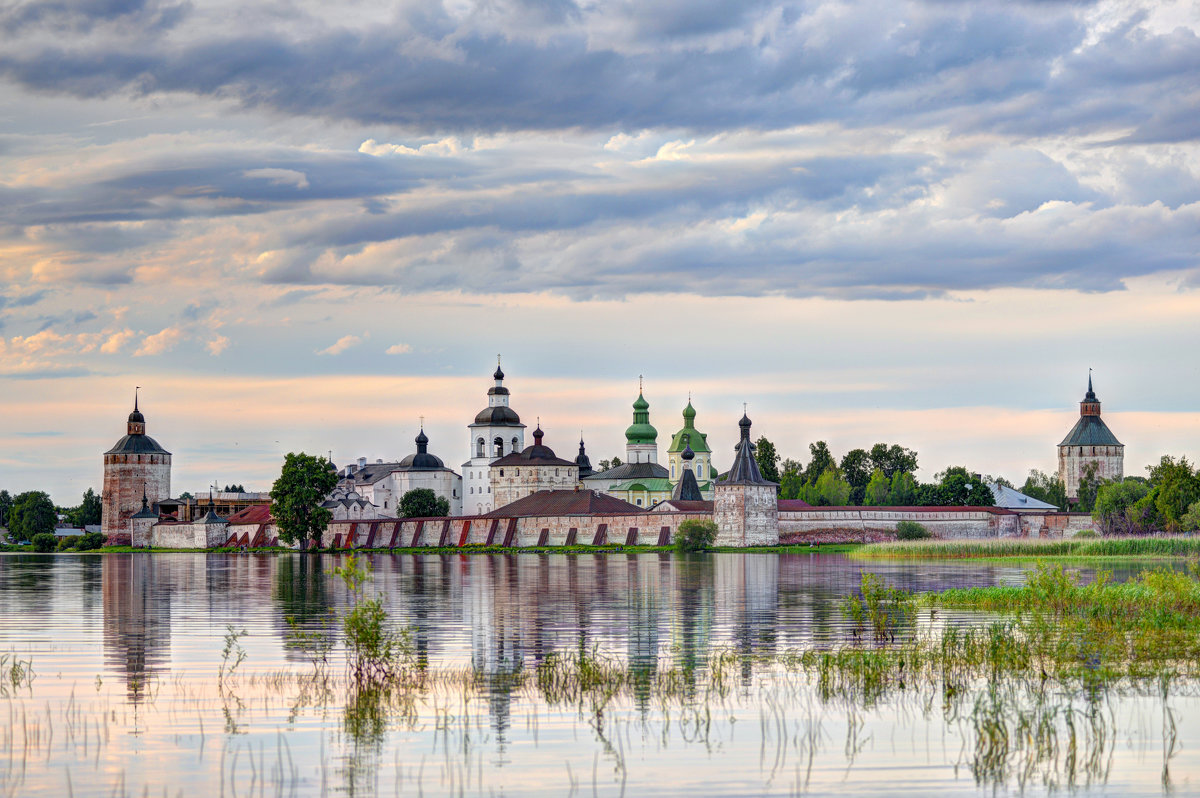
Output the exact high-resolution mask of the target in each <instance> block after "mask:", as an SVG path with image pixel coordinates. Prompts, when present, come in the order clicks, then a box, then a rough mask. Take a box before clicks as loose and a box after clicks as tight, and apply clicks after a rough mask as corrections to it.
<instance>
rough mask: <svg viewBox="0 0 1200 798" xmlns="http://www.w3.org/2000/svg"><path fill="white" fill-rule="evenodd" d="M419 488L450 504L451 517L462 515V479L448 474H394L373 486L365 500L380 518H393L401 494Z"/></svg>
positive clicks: (402, 496) (434, 472) (399, 472)
mask: <svg viewBox="0 0 1200 798" xmlns="http://www.w3.org/2000/svg"><path fill="white" fill-rule="evenodd" d="M418 488H427V489H429V490H431V491H433V492H434V494H435V495H437V496H441V497H443V498H444V499H445V500H446V501H447V502H449V503H450V515H462V514H463V497H462V489H463V478H462V477H461V476H459V475H458V474H456V473H454V472H453V471H450V470H444V471H393V472H392V473H390V474H388V475H387V476H386V477H384V478H383V479H381V480H379V481H378V482H376V483H375V484H374V486H373V490H372V492H371V495H370V496H367V497H366V498H368V499H370V501H371V503H372V504H374V505H375V506H376V507H378V508H379V514H380V516H395V515H397V513H398V508H399V504H400V500H401V499H403V498H404V494H405V493H408V492H409V491H410V490H417V489H418Z"/></svg>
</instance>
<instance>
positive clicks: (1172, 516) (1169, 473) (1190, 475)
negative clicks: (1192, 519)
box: [1148, 455, 1200, 528]
mask: <svg viewBox="0 0 1200 798" xmlns="http://www.w3.org/2000/svg"><path fill="white" fill-rule="evenodd" d="M1148 470H1149V471H1150V486H1151V487H1152V488H1153V489H1154V490H1155V498H1154V507H1155V509H1156V510H1157V511H1158V514H1159V517H1160V519H1161V520H1162V522H1163V525H1164V526H1166V527H1169V528H1174V527H1178V526H1179V523H1180V521H1181V520H1182V519H1183V516H1184V515H1186V514H1187V511H1188V508H1189V507H1191V505H1192V504H1193V503H1194V502H1197V501H1200V476H1197V474H1196V472H1195V471H1194V470H1193V469H1192V465H1191V463H1189V462H1188V459H1187V458H1186V457H1180V458H1179V459H1178V460H1176V459H1175V458H1173V457H1170V456H1168V455H1163V457H1162V458H1161V459H1160V460H1159V462H1158V465H1154V466H1149V467H1148Z"/></svg>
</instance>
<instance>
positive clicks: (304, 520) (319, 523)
mask: <svg viewBox="0 0 1200 798" xmlns="http://www.w3.org/2000/svg"><path fill="white" fill-rule="evenodd" d="M329 465H330V463H329V461H328V460H326V459H325V458H324V457H314V456H312V455H310V454H305V453H304V452H301V453H300V454H295V453H294V452H289V453H288V455H287V457H285V458H284V460H283V469H282V470H281V471H280V474H279V479H277V480H275V484H274V485H272V486H271V516H272V517H273V518H274V519H275V524H276V526H278V527H279V537H280V539H282V540H284V541H285V542H287V543H294V542H296V541H300V542H301V543H304V542H306V541H309V540H311V541H313V542H314V543H317V544H318V545H319V544H320V541H321V533H322V532H324V531H325V527H326V526H328V525H329V521H330V519H332V518H333V513H331V512H329V510H328V509H326V508H324V507H322V506H321V504H322V503H324V501H325V499H326V497H328V496H329V494H330V493H331V492H332V491H333V489H334V488H335V487H336V486H337V481H338V477H337V472H336V471H334V470H333V469H332V468H330V467H329Z"/></svg>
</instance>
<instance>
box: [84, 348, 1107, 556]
mask: <svg viewBox="0 0 1200 798" xmlns="http://www.w3.org/2000/svg"><path fill="white" fill-rule="evenodd" d="M492 379H493V384H492V387H491V388H490V389H489V390H488V392H487V406H486V407H485V408H484V409H483V410H481V411H480V412H479V413H478V414H476V415H475V417H474V419H473V420H472V421H471V422H470V423H469V424H467V425H466V426H467V432H468V446H469V455H470V456H469V458H468V459H467V460H466V461H465V462H463V463H462V466H461V468H462V474H459V473H458V472H456V471H455V470H453V469H452V468H450V467H448V466H446V464H445V461H444V460H443V459H442V458H440V457H438V456H437V455H436V454H434V453H433V452H431V451H430V440H429V438H428V436H427V435H426V434H425V431H424V430H423V429H421V430H419V431H418V433H417V435H416V438H415V448H416V451H415V452H413V453H412V454H409V455H408V456H407V457H404V458H402V459H399V460H395V461H389V462H384V461H382V460H376V461H375V462H374V463H368V462H367V458H363V457H360V458H359V459H358V460H357V461H356V462H354V463H351V464H349V465H347V466H345V467H344V468H342V469H340V470H338V476H339V481H338V483H337V487H336V489H335V490H334V492H333V493H332V494H331V495H330V496H329V497H328V498H327V501H326V502H325V507H327V508H328V509H330V511H331V512H332V516H333V522H332V523H331V524H330V525H329V528H328V530H327V532H326V536H325V538H324V540H323V543H324V544H325V545H328V546H334V547H339V548H352V547H368V548H396V547H421V546H439V547H447V546H465V545H475V544H480V545H491V546H556V545H587V544H593V545H600V544H625V545H635V544H642V545H645V544H652V545H653V544H657V545H664V544H667V543H669V542H670V541H671V539H672V537H673V535H674V532H675V529H676V528H677V527H678V525H679V524H680V523H682V522H683V521H687V520H691V519H697V520H713V521H715V522H716V524H717V526H718V541H717V542H718V544H719V545H727V546H754V545H774V544H777V543H778V542H779V541H780V540H781V536H782V538H783V539H786V540H792V541H804V540H862V539H868V538H872V537H879V536H881V535H882V536H886V535H888V534H890V533H891V532H894V530H895V526H896V524H897V523H898V522H899V521H901V520H916V521H918V522H920V523H922V524H924V525H925V526H926V527H927V528H929V529H930V531H931V532H932V533H933V534H934V535H937V536H941V537H999V536H1012V535H1031V534H1032V535H1043V536H1045V535H1062V534H1064V533H1065V532H1066V531H1074V530H1075V529H1078V528H1082V527H1083V526H1090V520H1089V519H1086V518H1083V517H1076V516H1072V515H1070V514H1067V513H1064V512H1060V511H1059V510H1058V509H1057V508H1053V507H1050V506H1048V505H1045V504H1043V503H1038V502H1032V500H1029V501H1026V499H1027V497H1021V494H1018V493H1016V492H1014V491H1005V492H1003V494H1002V496H1001V497H1000V498H1001V499H1002V501H999V502H998V506H996V507H987V508H982V507H974V508H972V507H965V508H964V507H808V506H807V505H805V504H804V503H803V502H795V501H788V502H780V501H778V499H777V490H776V487H777V486H776V485H775V484H774V483H771V482H768V481H766V480H765V479H763V477H762V475H761V473H760V472H759V469H758V466H757V463H756V462H755V459H754V444H753V443H752V442H751V434H750V429H751V422H750V419H749V418H748V417H746V416H745V415H743V417H742V419H741V421H740V422H739V439H738V443H737V445H736V446H735V447H734V450H733V462H732V464H731V466H730V468H729V470H728V471H726V472H725V473H723V474H718V471H717V468H716V465H715V464H714V452H713V451H712V450H711V448H710V447H709V445H708V435H707V433H705V432H702V431H700V429H699V427H698V426H697V424H696V418H697V413H696V409H695V407H693V405H692V401H691V399H690V398H689V399H688V402H687V404H686V406H685V407H684V408H683V411H682V426H681V427H680V428H679V430H678V431H677V432H675V433H674V434H673V435H672V436H671V439H670V443H669V445H668V448H667V451H666V463H665V465H664V464H663V463H660V462H659V452H658V431H657V429H656V428H655V427H654V426H653V425H652V424H651V423H650V404H649V402H648V401H647V400H646V398H645V395H644V391H641V390H639V392H638V397H637V399H636V400H635V401H634V403H633V419H632V423H631V424H630V426H629V427H628V429H626V431H625V440H626V445H625V455H626V457H625V461H624V462H621V463H619V464H617V465H615V466H613V467H611V468H608V469H607V470H603V471H594V470H593V468H592V464H591V461H590V458H589V457H588V454H587V452H586V447H585V444H584V441H583V440H580V441H579V451H578V454H577V455H576V456H575V457H574V458H573V459H566V458H563V457H559V456H558V455H557V454H556V453H555V451H554V449H552V448H551V446H550V445H549V444H548V443H547V441H546V439H547V437H548V436H547V435H546V433H545V432H544V431H543V430H542V429H541V426H540V424H539V425H538V427H537V428H536V429H535V430H534V431H533V433H532V436H533V443H532V444H531V445H529V446H526V445H525V429H526V425H525V424H524V423H522V421H521V417H520V415H519V414H518V413H517V412H516V410H515V409H513V407H512V405H511V394H510V392H509V389H508V388H507V387H506V386H505V374H504V372H503V371H502V370H501V369H500V367H499V366H497V368H496V371H495V373H494V374H493V375H492ZM1080 407H1081V417H1080V420H1079V423H1078V424H1077V425H1076V427H1075V428H1074V429H1073V430H1072V431H1071V433H1070V434H1069V435H1068V436H1067V438H1066V439H1065V440H1064V441H1063V442H1062V443H1061V444H1060V445H1059V447H1058V456H1059V472H1060V475H1062V477H1063V479H1064V481H1065V482H1066V484H1067V485H1068V495H1070V496H1072V497H1073V496H1076V495H1077V494H1078V486H1079V482H1080V479H1081V478H1082V477H1084V476H1085V475H1086V474H1087V473H1088V472H1089V471H1093V472H1094V473H1095V475H1096V476H1097V477H1100V478H1110V477H1119V476H1120V475H1121V473H1122V458H1123V450H1124V447H1123V446H1122V445H1121V444H1120V443H1119V442H1118V441H1117V439H1116V438H1115V437H1114V436H1113V434H1112V433H1111V432H1110V431H1109V429H1108V427H1107V426H1106V425H1105V424H1104V422H1103V421H1102V420H1101V419H1100V402H1099V400H1098V399H1096V396H1095V393H1094V392H1093V391H1092V388H1091V379H1090V377H1089V380H1088V393H1087V396H1086V397H1085V398H1084V401H1083V402H1082V403H1081V405H1080ZM329 467H330V468H331V469H333V468H335V467H334V466H333V465H332V464H330V466H329ZM417 488H426V489H429V490H431V491H433V493H434V494H436V495H437V496H440V497H443V498H445V499H446V501H447V502H448V504H449V506H450V516H449V517H447V518H436V519H428V518H427V519H401V518H400V517H399V503H400V500H401V498H402V497H403V496H404V495H405V493H407V492H408V491H410V490H414V489H417ZM1010 494H1012V495H1011V497H1010ZM1010 498H1011V501H1009V499H1010ZM269 504H270V497H269V495H268V494H265V493H260V494H247V493H233V494H230V493H219V494H215V495H214V494H212V493H209V495H208V497H207V500H206V499H205V497H203V496H201V497H199V498H191V497H190V495H189V496H185V497H180V498H173V497H172V496H171V454H170V453H169V452H167V451H166V450H165V449H164V448H163V447H162V446H160V445H159V444H158V443H157V441H155V440H154V439H153V438H151V437H149V436H148V435H147V434H146V420H145V417H144V415H143V414H142V412H141V411H140V410H139V409H138V407H137V404H136V402H135V407H134V410H133V412H132V413H131V414H130V416H129V421H128V427H127V434H126V435H125V436H124V437H123V438H121V440H120V441H118V442H117V444H116V445H115V446H114V447H113V448H112V449H110V450H109V451H108V452H106V453H105V454H104V490H103V508H104V513H103V515H104V517H103V522H102V529H103V531H104V533H105V534H106V535H108V536H109V541H110V543H113V544H119V543H125V544H130V543H132V545H135V546H154V547H162V548H212V547H219V546H263V545H272V544H274V543H276V542H277V533H276V530H275V528H274V525H273V523H272V520H271V518H270V512H269Z"/></svg>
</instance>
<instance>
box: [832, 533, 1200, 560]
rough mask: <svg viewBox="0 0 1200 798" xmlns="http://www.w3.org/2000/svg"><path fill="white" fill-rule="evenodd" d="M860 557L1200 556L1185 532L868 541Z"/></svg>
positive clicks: (1196, 542) (1199, 546)
mask: <svg viewBox="0 0 1200 798" xmlns="http://www.w3.org/2000/svg"><path fill="white" fill-rule="evenodd" d="M849 556H850V557H852V558H854V559H861V560H889V559H904V560H926V559H927V560H952V559H980V560H1020V559H1025V560H1042V559H1109V558H1127V559H1129V558H1132V559H1139V558H1141V559H1168V558H1170V559H1173V558H1200V537H1189V536H1184V535H1170V536H1154V537H1125V538H1068V539H1065V540H1043V539H1038V538H1033V539H1030V538H1012V539H1003V540H920V541H897V542H895V543H868V544H866V545H863V546H860V547H858V548H857V549H856V550H855V551H853V552H851V553H850V554H849Z"/></svg>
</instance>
